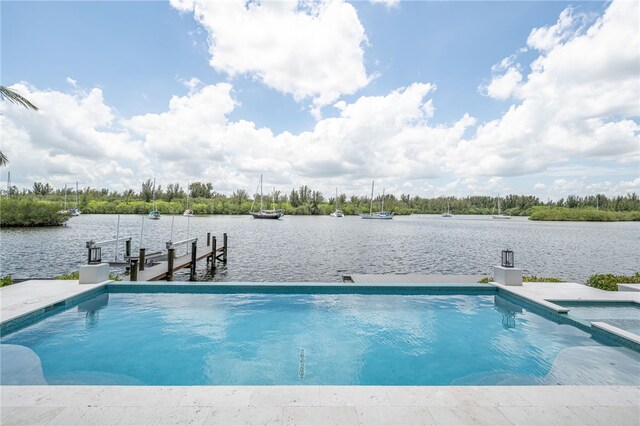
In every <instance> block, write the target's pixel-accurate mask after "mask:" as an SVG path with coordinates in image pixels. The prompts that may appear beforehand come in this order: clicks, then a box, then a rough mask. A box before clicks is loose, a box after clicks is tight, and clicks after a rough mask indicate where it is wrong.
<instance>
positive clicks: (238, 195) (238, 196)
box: [231, 189, 249, 205]
mask: <svg viewBox="0 0 640 426" xmlns="http://www.w3.org/2000/svg"><path fill="white" fill-rule="evenodd" d="M231 198H232V199H233V202H234V203H235V204H237V205H240V204H242V203H243V202H245V201H247V200H248V199H249V194H248V193H247V191H245V190H244V189H238V190H236V191H235V192H234V193H233V195H232V196H231Z"/></svg>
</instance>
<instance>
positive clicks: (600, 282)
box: [586, 272, 640, 291]
mask: <svg viewBox="0 0 640 426" xmlns="http://www.w3.org/2000/svg"><path fill="white" fill-rule="evenodd" d="M621 283H630V284H640V273H638V272H636V274H635V275H614V274H596V275H591V276H590V277H589V279H588V280H587V283H586V284H587V285H588V286H590V287H594V288H599V289H600V290H607V291H618V284H621Z"/></svg>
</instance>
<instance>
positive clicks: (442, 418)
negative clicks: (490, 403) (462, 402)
mask: <svg viewBox="0 0 640 426" xmlns="http://www.w3.org/2000/svg"><path fill="white" fill-rule="evenodd" d="M428 409H429V413H431V416H432V417H433V419H434V421H435V422H436V424H438V425H459V426H461V425H490V426H497V425H512V424H513V423H512V422H511V421H510V420H509V419H508V418H507V417H506V416H505V415H504V414H503V413H502V412H501V411H500V410H499V409H498V408H496V407H473V406H458V407H432V406H429V407H428Z"/></svg>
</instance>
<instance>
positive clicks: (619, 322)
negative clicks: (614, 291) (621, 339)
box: [558, 302, 640, 336]
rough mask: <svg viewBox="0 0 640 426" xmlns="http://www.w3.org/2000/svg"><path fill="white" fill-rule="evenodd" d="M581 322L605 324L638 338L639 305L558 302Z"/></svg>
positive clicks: (639, 333)
mask: <svg viewBox="0 0 640 426" xmlns="http://www.w3.org/2000/svg"><path fill="white" fill-rule="evenodd" d="M558 305H561V306H564V307H566V308H569V309H570V311H569V314H570V315H571V316H573V317H576V318H579V319H581V320H583V321H589V322H596V321H600V322H605V323H607V324H611V325H613V326H615V327H618V328H621V329H623V330H626V331H629V332H631V333H634V334H637V335H638V336H640V305H639V304H637V303H624V302H559V303H558Z"/></svg>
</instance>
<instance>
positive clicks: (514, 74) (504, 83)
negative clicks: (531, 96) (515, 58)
mask: <svg viewBox="0 0 640 426" xmlns="http://www.w3.org/2000/svg"><path fill="white" fill-rule="evenodd" d="M521 81H522V74H520V71H519V70H518V69H517V68H515V67H509V68H508V69H507V70H506V71H505V72H504V73H503V74H501V75H499V76H496V77H495V78H493V79H492V80H491V83H489V85H488V86H487V87H486V92H487V94H488V95H489V96H491V97H492V98H495V99H500V100H504V99H507V98H510V97H511V95H513V94H514V93H515V92H516V91H517V89H518V86H519V85H520V82H521Z"/></svg>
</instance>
